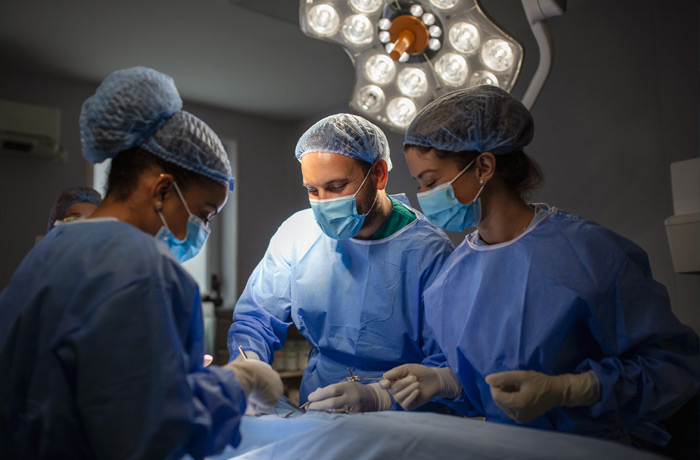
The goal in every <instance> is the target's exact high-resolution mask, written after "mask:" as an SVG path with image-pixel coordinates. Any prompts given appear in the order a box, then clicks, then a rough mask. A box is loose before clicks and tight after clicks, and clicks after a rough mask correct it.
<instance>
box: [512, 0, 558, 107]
mask: <svg viewBox="0 0 700 460" xmlns="http://www.w3.org/2000/svg"><path fill="white" fill-rule="evenodd" d="M522 3H523V9H524V10H525V16H527V20H528V23H529V24H530V29H531V30H532V33H533V35H534V36H535V40H536V41H537V46H538V48H539V53H540V62H539V64H538V66H537V70H536V71H535V75H533V77H532V80H531V81H530V85H529V86H528V88H527V90H526V91H525V95H524V96H523V100H522V103H523V104H524V105H525V107H527V108H528V109H531V108H532V106H533V105H534V104H535V101H536V100H537V96H539V94H540V91H541V90H542V86H544V82H545V81H546V80H547V77H548V76H549V71H550V70H551V68H552V57H553V54H554V42H553V40H552V33H551V31H550V30H549V24H548V23H547V18H551V17H555V16H561V15H563V14H564V12H565V11H566V0H522Z"/></svg>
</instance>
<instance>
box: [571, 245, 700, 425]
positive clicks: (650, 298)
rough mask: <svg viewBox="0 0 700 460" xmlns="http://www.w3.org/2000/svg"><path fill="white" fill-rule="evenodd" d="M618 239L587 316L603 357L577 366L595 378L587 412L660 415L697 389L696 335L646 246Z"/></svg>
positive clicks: (667, 413) (699, 362)
mask: <svg viewBox="0 0 700 460" xmlns="http://www.w3.org/2000/svg"><path fill="white" fill-rule="evenodd" d="M618 244H620V245H621V246H622V247H623V248H624V251H622V250H618V253H619V255H618V257H617V259H618V263H617V264H615V266H614V269H613V270H611V271H610V272H609V273H610V275H609V281H608V282H604V283H603V285H605V286H606V290H604V291H603V292H604V293H603V294H602V295H600V297H599V299H598V300H599V301H598V302H597V304H596V306H595V307H594V308H593V315H592V320H591V323H592V325H591V329H592V330H593V333H594V334H595V335H596V337H597V340H598V342H599V344H600V346H601V349H602V352H603V356H604V357H603V358H602V359H599V360H592V359H587V360H585V361H584V362H583V363H582V364H581V365H580V366H578V369H577V372H584V371H587V370H589V369H592V370H593V371H594V372H595V373H596V375H597V376H598V379H599V380H600V390H601V391H600V394H601V397H600V400H599V402H598V403H596V404H595V405H593V406H591V407H590V408H588V409H587V410H588V411H589V412H590V414H591V415H592V416H594V417H599V416H608V417H613V418H625V419H627V420H628V421H629V420H630V419H632V420H635V419H636V420H641V421H643V420H647V421H649V420H663V419H666V418H668V417H669V416H671V415H672V414H673V413H674V412H675V411H676V410H678V409H679V408H680V407H681V406H682V405H683V404H684V403H685V402H686V401H687V400H688V399H690V398H691V397H692V396H694V395H695V394H697V393H698V391H699V390H700V356H699V355H698V336H697V335H696V334H695V333H694V332H693V331H692V330H691V329H690V328H689V327H688V326H685V325H683V324H681V323H680V322H679V321H678V319H677V318H676V317H675V315H674V314H673V313H672V311H671V307H670V302H669V298H668V293H667V291H666V288H665V287H664V286H663V285H661V284H660V283H658V282H657V281H655V280H654V279H653V277H652V275H651V269H650V266H649V261H648V258H647V256H646V253H645V252H644V251H643V250H642V249H641V248H638V247H637V246H636V245H634V244H633V243H631V242H629V241H622V242H619V241H618Z"/></svg>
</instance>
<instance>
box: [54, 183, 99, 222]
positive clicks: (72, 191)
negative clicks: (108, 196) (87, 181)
mask: <svg viewBox="0 0 700 460" xmlns="http://www.w3.org/2000/svg"><path fill="white" fill-rule="evenodd" d="M100 203H102V195H100V192H98V191H97V190H95V189H92V188H90V187H72V188H67V189H65V190H64V191H62V192H61V194H60V195H58V198H56V201H54V202H53V206H51V212H50V213H49V225H48V227H47V228H46V233H48V232H50V231H51V229H52V228H54V227H55V226H56V224H57V223H58V222H61V221H66V222H69V221H72V220H75V219H81V218H86V217H90V216H91V215H92V214H93V213H94V212H95V211H96V210H97V207H98V206H99V205H100Z"/></svg>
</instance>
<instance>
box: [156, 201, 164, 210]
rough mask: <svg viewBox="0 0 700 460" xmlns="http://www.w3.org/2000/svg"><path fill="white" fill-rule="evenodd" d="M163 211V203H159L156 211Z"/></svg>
mask: <svg viewBox="0 0 700 460" xmlns="http://www.w3.org/2000/svg"><path fill="white" fill-rule="evenodd" d="M162 210H163V202H162V201H159V202H158V203H156V211H162Z"/></svg>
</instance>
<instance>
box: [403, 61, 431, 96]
mask: <svg viewBox="0 0 700 460" xmlns="http://www.w3.org/2000/svg"><path fill="white" fill-rule="evenodd" d="M396 84H397V86H398V87H399V91H401V93H403V94H405V95H406V96H410V97H420V96H422V95H424V94H425V93H426V91H428V77H427V76H426V75H425V72H423V71H422V70H420V69H416V68H414V67H409V68H406V69H403V70H402V71H401V72H399V76H398V78H397V79H396Z"/></svg>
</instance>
